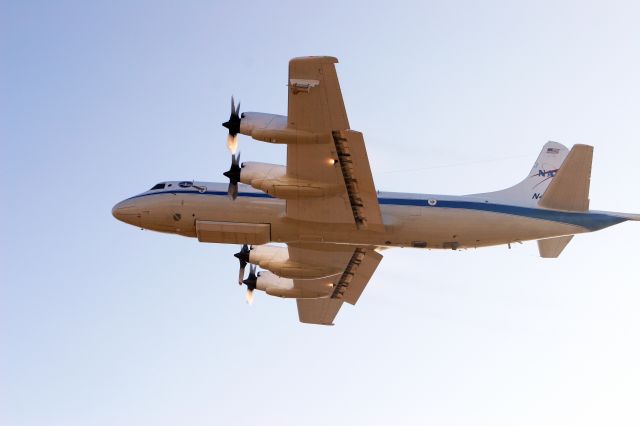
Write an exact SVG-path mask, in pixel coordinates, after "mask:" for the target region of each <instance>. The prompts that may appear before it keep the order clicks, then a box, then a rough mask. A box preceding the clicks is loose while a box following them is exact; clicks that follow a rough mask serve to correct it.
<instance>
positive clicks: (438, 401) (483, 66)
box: [0, 1, 640, 426]
mask: <svg viewBox="0 0 640 426" xmlns="http://www.w3.org/2000/svg"><path fill="white" fill-rule="evenodd" d="M94 3H96V2H84V1H76V2H73V1H60V2H54V1H51V2H35V1H13V2H12V1H4V2H2V4H1V5H0V49H1V50H0V54H1V56H0V58H1V59H0V149H1V151H0V161H1V163H0V176H1V178H2V185H0V191H1V195H2V203H0V218H1V220H2V227H1V228H0V229H1V230H0V232H1V234H0V235H1V239H0V424H2V425H3V426H5V425H6V426H23V425H25V426H26V425H29V426H31V425H33V426H54V425H55V426H57V425H61V426H63V425H64V426H75V425H78V426H85V425H94V426H101V425H105V426H106V425H109V426H111V425H140V424H153V425H157V426H159V425H176V424H188V425H194V426H199V425H212V424H237V425H255V424H265V425H270V424H277V425H279V426H285V425H298V424H307V425H328V424H331V425H359V424H372V425H383V424H388V423H390V422H393V423H402V424H412V425H423V424H426V423H428V422H429V423H432V424H438V425H468V424H474V425H492V426H495V425H513V424H518V425H540V424H545V425H549V424H550V425H565V424H580V425H602V424H617V425H637V424H639V423H640V410H639V409H638V401H640V361H638V360H640V341H639V339H638V336H640V309H638V307H639V306H640V279H639V273H638V259H639V257H638V246H637V242H638V239H639V238H640V224H638V223H627V224H622V225H620V226H618V227H615V228H611V229H608V230H604V231H601V232H599V233H595V234H591V235H584V236H578V237H576V238H575V239H574V241H573V242H572V243H571V244H570V245H569V247H568V248H567V250H566V251H565V253H563V255H562V256H561V258H560V259H558V260H543V259H540V258H538V256H537V249H536V245H535V243H526V244H524V245H521V246H520V245H518V246H516V247H513V249H512V250H508V249H507V248H506V247H497V248H491V249H484V250H478V251H474V250H470V251H463V252H435V251H417V250H409V249H406V250H391V251H386V252H385V258H384V260H383V262H382V264H381V266H380V268H379V270H378V273H377V274H376V275H375V277H374V278H373V280H372V281H371V282H370V284H369V286H368V288H367V290H366V292H365V294H364V295H363V297H362V298H361V299H360V302H359V304H358V306H357V307H355V308H353V307H350V306H347V307H345V308H344V309H343V310H342V312H341V313H340V314H339V316H338V318H337V325H336V326H335V327H332V328H331V327H328V328H323V327H314V326H305V325H301V324H299V323H298V321H297V315H296V308H295V303H294V302H293V301H287V300H281V299H273V298H269V297H267V296H265V295H264V294H258V295H257V296H256V300H255V302H254V305H253V306H251V307H249V306H247V305H246V304H245V302H244V296H243V289H241V288H240V287H238V285H237V284H235V279H236V275H237V269H236V268H237V266H236V265H237V263H236V260H235V259H234V258H233V257H232V254H233V253H234V252H235V251H236V250H237V247H233V246H217V245H205V244H199V243H197V242H196V241H195V240H190V239H186V238H181V237H176V236H170V235H162V234H156V233H152V232H148V231H144V232H143V231H140V230H137V229H135V228H133V227H130V226H126V225H124V224H122V223H120V222H117V221H116V220H115V219H114V218H113V217H112V216H111V207H112V206H113V204H115V203H116V202H117V201H119V200H121V199H123V198H125V197H127V196H130V195H132V194H135V193H138V192H141V191H143V190H146V189H148V188H149V187H150V186H151V185H152V184H154V183H156V182H159V181H162V180H167V179H202V180H214V181H222V180H223V177H222V176H221V173H222V172H223V171H224V170H226V169H227V168H228V164H229V155H228V152H227V150H226V147H225V140H226V130H225V129H224V128H222V127H221V126H220V123H221V122H222V121H224V120H226V118H227V117H228V109H229V105H228V103H229V97H230V96H231V94H235V96H236V97H237V98H239V99H241V100H242V105H243V110H253V111H264V112H274V113H284V112H286V87H285V83H286V73H287V61H288V60H289V58H291V57H294V56H300V55H312V54H313V55H322V54H328V55H334V56H337V57H338V58H339V59H340V64H339V65H338V74H339V76H340V79H341V82H342V87H343V92H344V97H345V102H346V106H347V110H348V112H349V118H350V122H351V125H352V127H353V128H354V129H357V130H361V131H363V132H364V135H365V139H366V141H367V146H368V151H369V156H370V159H371V165H372V169H373V172H374V177H375V181H376V184H377V186H378V188H379V189H382V190H395V191H407V192H431V193H452V194H464V193H473V192H481V191H488V190H494V189H500V188H501V187H505V186H508V185H510V184H512V183H515V182H516V181H518V180H520V179H521V178H522V177H523V176H524V175H525V174H526V173H527V172H528V170H529V168H530V166H531V163H532V162H533V161H534V159H535V157H536V156H537V154H538V151H539V149H540V147H541V146H542V145H543V144H544V143H545V142H546V141H547V140H556V141H559V142H562V143H564V144H566V145H569V146H570V145H572V144H574V143H586V144H591V145H594V146H595V160H594V167H593V175H592V176H593V177H592V188H591V206H592V208H595V209H603V210H617V211H629V212H638V213H640V200H639V199H638V196H639V195H640V194H639V192H638V182H640V169H639V168H638V166H637V163H638V158H639V157H640V145H639V142H640V126H638V123H639V121H638V118H639V117H640V102H639V101H640V77H639V76H640V26H638V21H639V19H640V8H639V7H638V6H637V3H636V2H632V1H627V2H616V1H606V2H605V1H602V2H584V1H573V2H571V1H569V2H567V1H539V2H513V1H505V2H495V1H488V2H474V1H468V2H460V1H451V2H450V1H442V2H433V1H425V2H418V1H416V2H403V1H394V2H391V3H389V2H384V3H377V2H371V1H367V2H361V3H356V2H341V1H327V2H309V3H307V2H300V1H296V2H278V3H275V2H258V1H237V2H222V1H220V2H204V1H203V2H166V1H146V2H145V1H135V2H132V1H112V2H102V4H101V5H99V4H94ZM240 143H241V151H242V154H243V159H247V160H257V161H265V162H283V161H284V150H283V149H282V147H277V146H272V145H268V144H261V143H258V142H253V141H250V140H248V139H246V138H245V139H242V140H241V141H240ZM460 164H465V165H460ZM401 169H409V170H416V169H418V170H417V171H410V172H398V170H401Z"/></svg>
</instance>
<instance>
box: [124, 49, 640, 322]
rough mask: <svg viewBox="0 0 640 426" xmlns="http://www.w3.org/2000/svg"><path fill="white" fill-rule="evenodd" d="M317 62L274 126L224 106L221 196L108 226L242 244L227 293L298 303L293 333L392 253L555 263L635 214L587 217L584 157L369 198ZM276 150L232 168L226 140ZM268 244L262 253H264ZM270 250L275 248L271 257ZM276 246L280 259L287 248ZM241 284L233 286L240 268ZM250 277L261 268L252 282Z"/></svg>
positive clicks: (162, 202)
mask: <svg viewBox="0 0 640 426" xmlns="http://www.w3.org/2000/svg"><path fill="white" fill-rule="evenodd" d="M337 62H338V60H337V59H336V58H334V57H328V56H312V57H300V58H294V59H292V60H291V61H290V62H289V79H288V111H287V115H286V116H282V115H276V114H266V113H258V112H243V113H242V114H240V104H238V105H237V107H236V106H235V102H234V99H233V98H232V99H231V115H230V117H229V120H228V121H227V122H225V123H223V126H224V127H226V128H227V129H228V132H229V134H228V140H227V142H228V145H229V147H230V150H231V152H232V161H231V167H230V169H229V170H228V171H227V172H225V173H224V175H225V176H226V177H227V178H228V179H229V183H228V184H227V183H211V182H195V181H166V182H161V183H158V184H157V185H154V186H153V187H152V188H151V189H150V190H148V191H145V192H143V193H141V194H138V195H135V196H133V197H130V198H127V199H126V200H124V201H121V202H119V203H117V204H116V205H115V206H114V207H113V210H112V213H113V216H115V217H116V218H117V219H119V220H121V221H123V222H125V223H128V224H131V225H134V226H136V227H139V228H142V229H149V230H153V231H159V232H164V233H170V234H178V235H183V236H186V237H192V238H197V239H198V241H200V242H204V243H222V244H237V245H241V249H240V251H239V252H238V253H236V254H235V257H237V258H238V260H239V262H240V270H239V277H238V283H239V284H240V285H242V284H244V285H246V286H247V301H248V302H249V303H251V301H252V300H253V292H254V290H261V291H263V292H265V293H267V294H268V295H270V296H277V297H281V298H291V299H296V302H297V307H298V316H299V320H300V321H301V322H303V323H310V324H322V325H333V324H334V319H335V317H336V315H337V314H338V311H339V310H340V308H341V307H342V305H343V303H344V302H347V303H349V304H352V305H355V304H356V302H357V301H358V300H359V298H360V296H361V294H362V292H363V291H364V289H365V287H366V285H367V283H368V282H369V280H370V279H371V277H372V275H373V273H374V272H375V270H376V268H377V267H378V265H379V263H380V261H381V260H382V254H381V252H382V251H383V250H385V249H388V248H392V247H415V248H422V249H448V250H461V249H467V248H481V247H488V246H495V245H509V247H510V246H511V244H513V243H521V242H523V241H531V240H536V241H537V243H538V249H539V253H540V256H541V257H543V258H555V257H558V256H559V255H560V253H561V252H562V251H563V249H564V248H565V247H566V246H567V244H568V243H569V242H570V241H571V239H572V238H573V236H574V235H577V234H583V233H587V232H593V231H597V230H600V229H604V228H607V227H609V226H612V225H616V224H618V223H621V222H624V221H628V220H632V221H640V214H629V213H615V212H607V211H593V210H590V209H589V183H590V178H591V162H592V157H593V147H592V146H588V145H574V146H573V147H572V148H571V149H570V150H569V149H568V148H567V147H565V146H564V145H562V144H560V143H557V142H548V143H547V144H545V145H544V146H543V147H542V151H541V152H540V155H539V156H538V158H537V160H536V161H535V163H534V165H533V168H532V169H531V171H530V172H529V174H527V175H526V177H525V178H524V180H522V181H521V182H520V183H518V184H516V185H514V186H512V187H510V188H507V189H504V190H502V191H495V192H487V193H481V194H471V195H465V196H451V195H435V194H408V193H398V192H380V191H377V190H376V187H375V185H374V182H373V178H372V175H371V170H370V167H369V161H368V157H367V152H366V149H365V143H364V138H363V135H362V133H360V132H358V131H355V130H352V129H351V128H350V126H349V121H348V118H347V113H346V110H345V106H344V101H343V98H342V93H341V90H340V85H339V81H338V77H337V74H336V69H335V64H336V63H337ZM238 134H243V135H246V136H250V137H251V138H253V139H255V140H257V141H262V142H267V143H273V144H285V145H286V146H287V164H286V166H285V165H277V164H266V163H259V162H243V163H241V162H240V154H237V155H236V149H237V135H238ZM270 243H272V244H270ZM273 243H275V244H273ZM285 245H286V246H285ZM247 265H250V267H249V274H248V276H247V277H246V278H245V268H246V266H247ZM257 267H260V268H261V269H262V271H261V272H257Z"/></svg>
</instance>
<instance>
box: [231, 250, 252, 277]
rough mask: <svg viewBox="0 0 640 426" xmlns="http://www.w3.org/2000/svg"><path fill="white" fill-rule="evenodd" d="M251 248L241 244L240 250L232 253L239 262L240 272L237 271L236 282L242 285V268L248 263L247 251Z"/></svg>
mask: <svg viewBox="0 0 640 426" xmlns="http://www.w3.org/2000/svg"><path fill="white" fill-rule="evenodd" d="M250 251H251V250H249V246H248V245H246V244H245V245H243V246H242V248H241V249H240V251H239V252H238V253H236V254H234V256H235V257H236V258H237V259H238V261H239V262H240V272H239V273H238V284H239V285H242V280H244V268H246V267H247V263H249V252H250Z"/></svg>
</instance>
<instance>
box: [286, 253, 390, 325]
mask: <svg viewBox="0 0 640 426" xmlns="http://www.w3.org/2000/svg"><path fill="white" fill-rule="evenodd" d="M289 258H290V259H291V260H292V261H294V262H296V263H302V264H313V265H321V264H326V265H327V266H334V265H341V267H342V268H343V271H342V272H341V273H338V274H335V275H331V276H329V277H326V278H323V279H314V280H299V279H296V280H293V282H294V287H302V288H305V287H307V288H309V289H311V288H310V287H313V286H318V285H320V286H326V284H327V281H330V282H331V283H332V285H333V286H332V292H331V294H329V295H328V297H326V298H319V299H297V303H298V317H299V319H300V322H304V323H309V324H323V325H333V320H334V319H335V317H336V315H337V314H338V311H339V310H340V308H341V307H342V304H343V303H344V302H347V303H350V304H352V305H355V304H356V302H357V301H358V299H359V298H360V295H361V294H362V292H363V291H364V288H365V287H366V285H367V283H368V282H369V280H370V279H371V276H372V275H373V273H374V272H375V270H376V268H377V267H378V264H379V263H380V261H381V260H382V255H381V254H380V253H378V252H377V251H375V249H374V247H364V246H363V247H353V246H344V245H340V244H326V243H320V244H289ZM325 288H326V287H325Z"/></svg>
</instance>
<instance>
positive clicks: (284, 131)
mask: <svg viewBox="0 0 640 426" xmlns="http://www.w3.org/2000/svg"><path fill="white" fill-rule="evenodd" d="M240 133H242V134H243V135H247V136H251V137H252V138H253V139H256V140H259V141H263V142H269V143H277V144H319V143H332V142H333V137H332V136H331V134H330V133H313V132H307V131H304V130H296V129H290V128H288V127H287V117H286V116H284V115H278V114H267V113H264V112H243V113H242V116H241V120H240Z"/></svg>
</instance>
